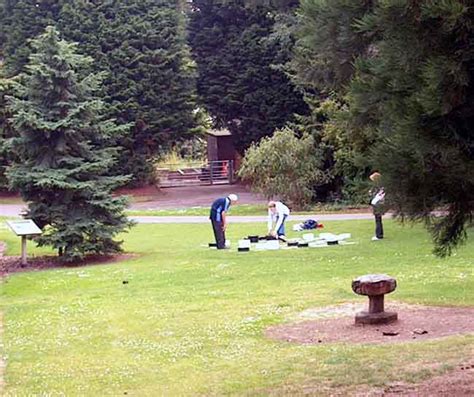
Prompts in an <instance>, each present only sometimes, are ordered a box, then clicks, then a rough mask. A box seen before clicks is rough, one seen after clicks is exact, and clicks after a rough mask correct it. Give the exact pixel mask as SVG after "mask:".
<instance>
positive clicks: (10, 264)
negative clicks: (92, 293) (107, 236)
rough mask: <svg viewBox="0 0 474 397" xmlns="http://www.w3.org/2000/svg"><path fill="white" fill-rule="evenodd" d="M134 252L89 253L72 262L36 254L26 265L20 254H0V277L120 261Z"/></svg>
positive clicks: (128, 257)
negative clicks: (104, 254)
mask: <svg viewBox="0 0 474 397" xmlns="http://www.w3.org/2000/svg"><path fill="white" fill-rule="evenodd" d="M136 256H137V255H135V254H117V255H108V256H103V255H91V256H89V257H88V258H86V259H85V260H83V261H80V262H73V263H67V264H66V263H63V262H61V261H60V260H59V258H58V257H53V256H38V257H32V258H28V263H27V264H26V265H22V264H21V257H20V256H3V257H2V256H0V277H4V276H7V275H8V274H11V273H19V272H30V271H37V270H46V269H56V268H75V267H81V266H91V265H104V264H109V263H116V262H121V261H124V260H127V259H130V258H134V257H136Z"/></svg>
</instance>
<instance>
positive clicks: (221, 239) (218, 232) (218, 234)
mask: <svg viewBox="0 0 474 397" xmlns="http://www.w3.org/2000/svg"><path fill="white" fill-rule="evenodd" d="M211 222H212V230H213V231H214V238H215V239H216V244H217V249H220V250H221V249H224V248H225V232H224V230H222V222H221V221H215V220H214V219H211Z"/></svg>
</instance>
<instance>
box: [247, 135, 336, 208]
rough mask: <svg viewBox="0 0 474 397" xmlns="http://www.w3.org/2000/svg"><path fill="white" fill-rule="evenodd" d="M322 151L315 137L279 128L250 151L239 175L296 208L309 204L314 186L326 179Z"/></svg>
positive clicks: (262, 191) (255, 188)
mask: <svg viewBox="0 0 474 397" xmlns="http://www.w3.org/2000/svg"><path fill="white" fill-rule="evenodd" d="M321 163H322V155H321V152H320V150H319V149H317V148H315V145H314V138H313V137H312V136H310V135H303V136H302V137H301V138H298V137H297V136H296V135H295V133H294V131H293V130H291V129H290V128H284V129H282V130H277V131H276V132H275V133H274V135H273V136H272V137H266V138H263V139H262V140H261V141H260V142H259V144H253V145H252V146H250V148H249V149H248V150H247V151H246V153H245V157H244V159H243V162H242V166H241V168H240V170H239V176H240V177H241V178H242V179H243V180H244V181H249V182H250V183H251V185H252V188H253V190H255V191H256V192H258V193H261V194H263V195H265V196H266V197H267V198H273V197H278V198H279V199H281V200H283V201H285V202H287V203H289V204H290V205H292V206H293V207H295V208H304V207H306V206H307V205H308V204H309V203H310V202H311V199H312V198H313V187H314V185H316V184H321V183H324V182H326V180H327V175H326V173H324V172H323V171H322V170H321V169H320V166H321Z"/></svg>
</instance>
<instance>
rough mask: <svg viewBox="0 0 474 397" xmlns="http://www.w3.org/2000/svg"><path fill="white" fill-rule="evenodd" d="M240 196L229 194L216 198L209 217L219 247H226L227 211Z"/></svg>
mask: <svg viewBox="0 0 474 397" xmlns="http://www.w3.org/2000/svg"><path fill="white" fill-rule="evenodd" d="M237 200H238V197H237V195H236V194H229V195H228V196H227V197H221V198H218V199H217V200H215V201H214V202H213V203H212V206H211V214H210V215H209V219H210V220H211V223H212V230H213V231H214V237H215V239H216V244H217V249H224V248H225V230H226V228H227V212H228V211H229V209H230V206H231V204H233V203H236V202H237Z"/></svg>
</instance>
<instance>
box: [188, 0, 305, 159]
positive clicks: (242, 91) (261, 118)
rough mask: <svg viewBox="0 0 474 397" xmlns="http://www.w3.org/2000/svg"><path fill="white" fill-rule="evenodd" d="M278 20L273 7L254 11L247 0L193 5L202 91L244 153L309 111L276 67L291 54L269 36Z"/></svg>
mask: <svg viewBox="0 0 474 397" xmlns="http://www.w3.org/2000/svg"><path fill="white" fill-rule="evenodd" d="M274 21H275V19H274V13H272V10H271V9H270V8H268V7H261V6H257V7H254V8H252V9H249V8H247V7H246V6H245V4H244V2H243V1H232V2H229V3H227V4H222V2H220V1H215V0H195V1H193V3H192V11H191V12H190V23H189V31H190V33H189V40H190V43H191V47H192V52H193V55H194V59H195V60H196V62H197V65H198V71H199V77H198V94H199V96H200V98H201V100H202V101H203V103H204V104H205V106H206V108H207V110H208V111H209V113H210V115H211V116H212V118H213V120H214V123H215V124H216V126H217V127H227V128H229V130H230V131H231V132H232V133H233V135H234V137H235V143H236V146H237V148H238V149H239V150H240V151H241V152H243V151H244V150H245V149H246V148H247V147H248V146H249V145H250V144H251V143H252V142H256V141H258V140H259V139H260V138H261V137H263V136H266V135H270V134H271V133H272V132H273V131H274V130H275V129H277V128H280V127H282V126H283V125H284V124H285V123H286V122H287V121H288V120H291V119H292V117H293V114H294V113H297V112H300V113H305V112H306V110H307V108H306V105H305V103H304V101H303V100H302V96H301V94H300V93H299V92H297V90H296V89H295V87H294V86H293V85H292V84H291V82H290V81H289V80H288V78H287V76H286V74H285V73H284V72H282V71H281V70H278V69H277V68H275V67H273V65H276V64H280V63H283V62H286V61H287V57H288V56H289V51H288V49H287V52H286V53H285V49H284V48H282V47H281V44H280V43H279V42H278V41H277V40H269V37H270V35H271V34H272V28H273V26H274ZM284 58H286V59H284Z"/></svg>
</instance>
